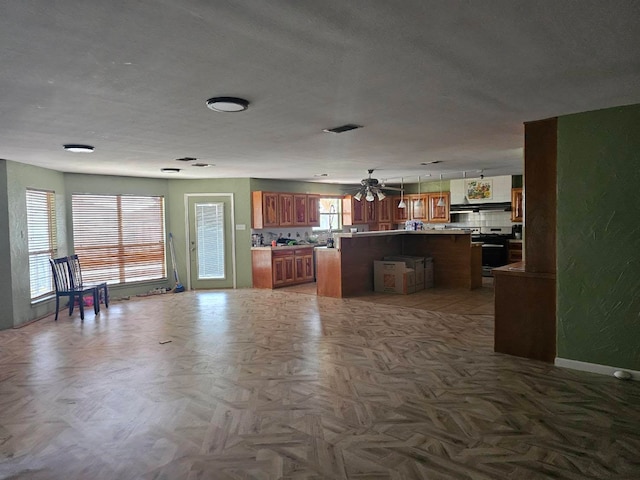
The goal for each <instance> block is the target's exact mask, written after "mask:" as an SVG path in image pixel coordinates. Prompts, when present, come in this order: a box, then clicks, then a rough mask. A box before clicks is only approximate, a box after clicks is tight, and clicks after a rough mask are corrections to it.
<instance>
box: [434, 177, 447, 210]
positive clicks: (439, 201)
mask: <svg viewBox="0 0 640 480" xmlns="http://www.w3.org/2000/svg"><path fill="white" fill-rule="evenodd" d="M436 205H437V206H438V207H444V206H445V205H446V203H444V198H442V174H440V198H438V203H437V204H436Z"/></svg>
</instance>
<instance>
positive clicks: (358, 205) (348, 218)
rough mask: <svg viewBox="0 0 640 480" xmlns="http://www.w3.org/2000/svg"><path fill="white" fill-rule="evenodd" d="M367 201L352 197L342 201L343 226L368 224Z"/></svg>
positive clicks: (346, 197) (347, 196)
mask: <svg viewBox="0 0 640 480" xmlns="http://www.w3.org/2000/svg"><path fill="white" fill-rule="evenodd" d="M364 203H368V202H367V201H366V200H362V201H360V202H359V201H358V200H356V199H355V198H353V196H352V195H345V197H344V198H343V199H342V224H343V225H358V224H363V223H366V221H365V206H364V205H363V204H364Z"/></svg>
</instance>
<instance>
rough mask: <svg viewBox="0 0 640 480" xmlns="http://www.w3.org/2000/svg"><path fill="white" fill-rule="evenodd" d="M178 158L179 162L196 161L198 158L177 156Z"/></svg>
mask: <svg viewBox="0 0 640 480" xmlns="http://www.w3.org/2000/svg"><path fill="white" fill-rule="evenodd" d="M176 160H177V161H178V162H195V161H196V160H197V158H195V157H182V158H176Z"/></svg>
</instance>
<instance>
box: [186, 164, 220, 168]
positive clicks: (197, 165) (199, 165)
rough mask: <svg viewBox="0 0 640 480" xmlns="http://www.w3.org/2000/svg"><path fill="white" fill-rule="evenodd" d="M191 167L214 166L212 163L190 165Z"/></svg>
mask: <svg viewBox="0 0 640 480" xmlns="http://www.w3.org/2000/svg"><path fill="white" fill-rule="evenodd" d="M191 166H192V167H202V168H205V167H215V165H214V164H213V163H192V164H191Z"/></svg>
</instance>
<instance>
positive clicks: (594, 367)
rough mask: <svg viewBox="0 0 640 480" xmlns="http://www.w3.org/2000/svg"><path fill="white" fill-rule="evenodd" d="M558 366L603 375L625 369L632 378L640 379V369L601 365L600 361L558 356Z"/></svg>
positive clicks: (556, 363)
mask: <svg viewBox="0 0 640 480" xmlns="http://www.w3.org/2000/svg"><path fill="white" fill-rule="evenodd" d="M555 365H556V367H562V368H570V369H572V370H581V371H583V372H591V373H599V374H601V375H611V376H613V372H616V371H618V370H623V371H625V372H629V373H630V374H631V380H636V381H640V371H638V370H629V369H628V368H617V367H611V366H609V365H600V364H598V363H588V362H580V361H578V360H570V359H568V358H560V357H556V360H555Z"/></svg>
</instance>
